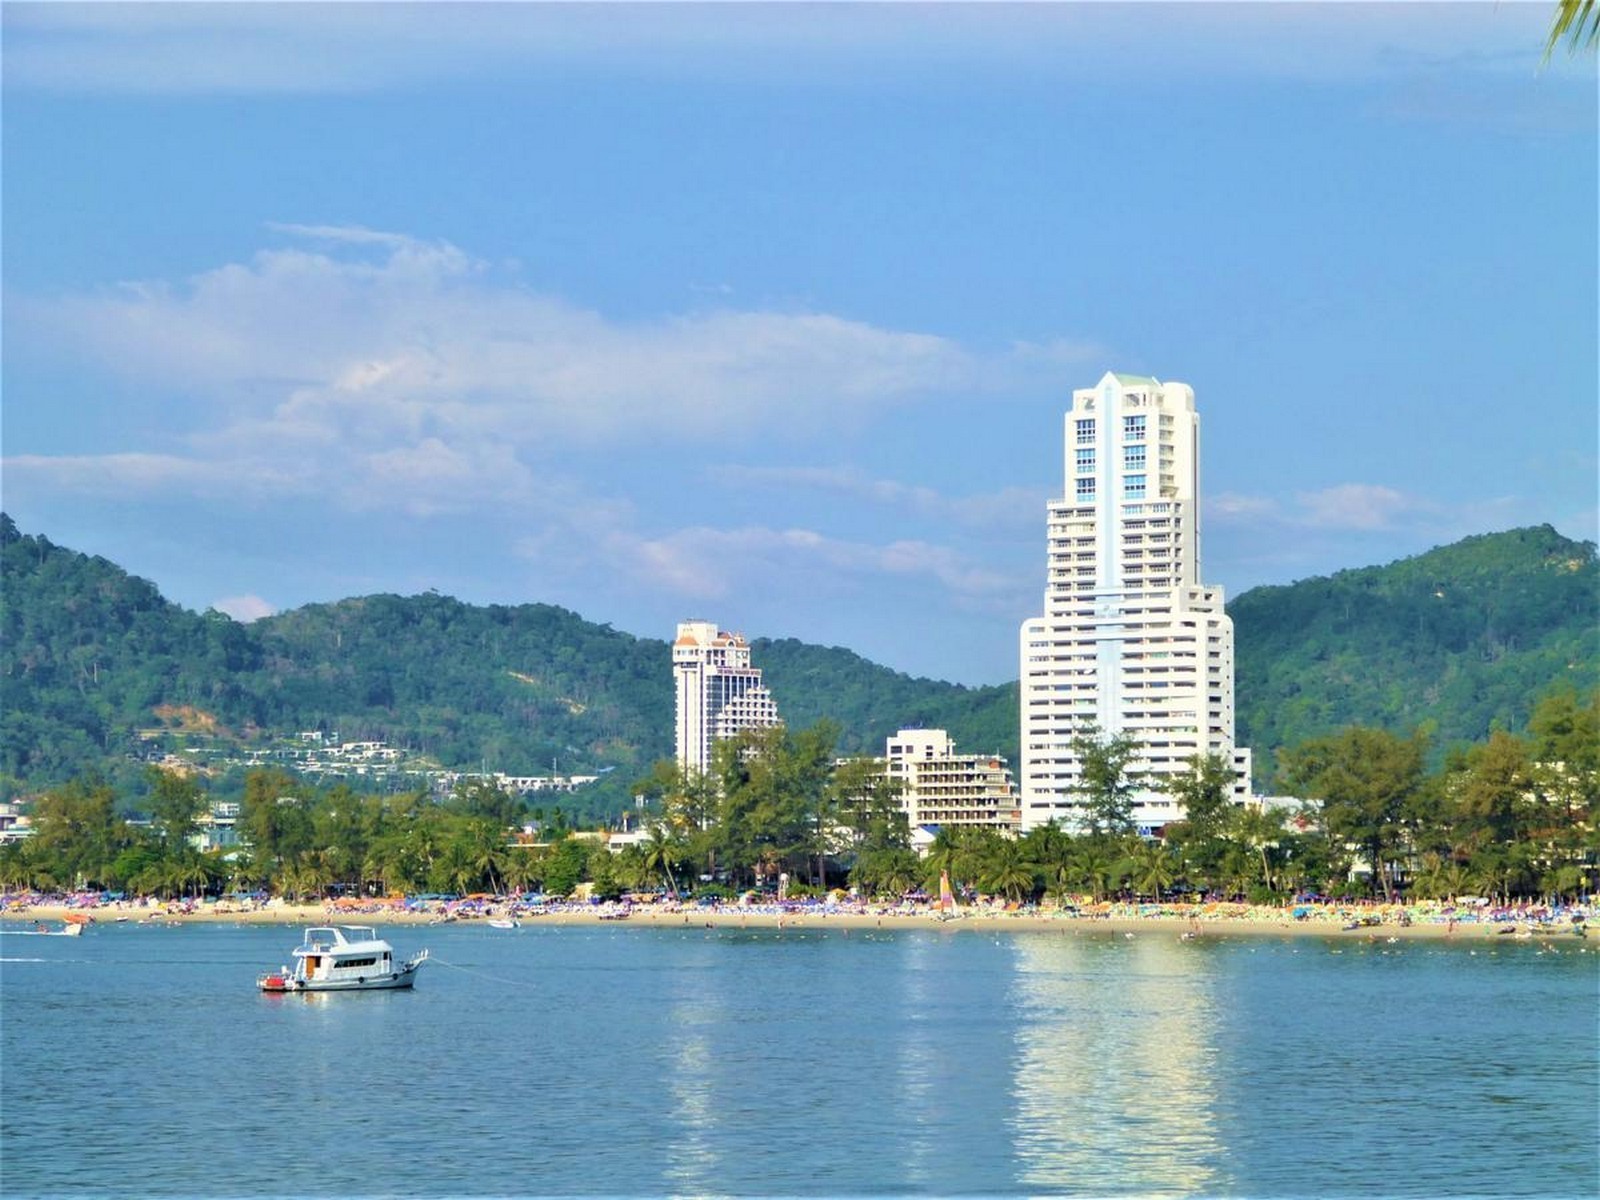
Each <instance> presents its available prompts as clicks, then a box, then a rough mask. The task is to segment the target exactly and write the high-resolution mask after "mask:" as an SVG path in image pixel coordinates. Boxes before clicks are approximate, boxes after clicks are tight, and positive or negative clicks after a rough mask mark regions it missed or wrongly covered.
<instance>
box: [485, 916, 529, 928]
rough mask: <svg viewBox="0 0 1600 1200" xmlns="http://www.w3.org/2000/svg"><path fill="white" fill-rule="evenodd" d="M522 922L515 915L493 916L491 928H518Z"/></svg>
mask: <svg viewBox="0 0 1600 1200" xmlns="http://www.w3.org/2000/svg"><path fill="white" fill-rule="evenodd" d="M521 924H522V922H521V921H519V920H517V919H516V918H515V917H491V918H490V919H489V928H490V929H516V928H518V927H519V926H520V925H521Z"/></svg>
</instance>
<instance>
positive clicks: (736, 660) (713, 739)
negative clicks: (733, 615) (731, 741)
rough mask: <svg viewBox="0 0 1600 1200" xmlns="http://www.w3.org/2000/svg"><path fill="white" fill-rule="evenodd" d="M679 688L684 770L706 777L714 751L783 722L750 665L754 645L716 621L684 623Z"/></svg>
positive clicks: (678, 646)
mask: <svg viewBox="0 0 1600 1200" xmlns="http://www.w3.org/2000/svg"><path fill="white" fill-rule="evenodd" d="M672 675H673V679H674V681H675V683H676V684H677V689H678V766H679V767H680V768H681V769H682V770H683V771H684V772H686V773H687V772H690V771H698V772H701V773H704V772H705V771H706V770H707V769H708V768H709V767H710V766H711V747H712V746H713V745H714V744H716V743H717V742H719V741H722V740H723V739H724V738H730V737H733V736H734V735H735V734H736V733H739V732H740V731H741V730H745V729H770V728H772V727H773V726H775V725H781V724H783V722H782V720H780V719H779V717H778V706H777V704H776V702H774V700H773V699H772V693H771V692H769V691H767V689H766V687H765V685H763V684H762V682H761V672H760V670H759V669H757V668H756V667H752V666H751V665H750V643H749V642H747V641H745V639H744V637H743V635H742V634H737V633H726V632H724V631H722V630H720V629H718V628H717V627H716V625H715V623H713V622H711V621H682V622H680V623H679V625H678V636H677V638H676V639H675V640H674V641H673V643H672Z"/></svg>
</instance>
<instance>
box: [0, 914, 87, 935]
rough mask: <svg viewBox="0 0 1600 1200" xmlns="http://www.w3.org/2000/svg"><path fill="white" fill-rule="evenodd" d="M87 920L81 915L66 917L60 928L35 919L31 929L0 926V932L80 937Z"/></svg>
mask: <svg viewBox="0 0 1600 1200" xmlns="http://www.w3.org/2000/svg"><path fill="white" fill-rule="evenodd" d="M88 922H89V918H88V917H83V918H80V919H78V920H76V921H75V920H73V919H72V918H71V917H68V918H67V919H66V921H65V922H64V923H63V924H62V926H61V928H60V929H51V928H50V927H49V926H48V925H46V924H45V923H44V922H43V921H35V922H34V923H33V928H32V929H5V928H0V933H10V934H15V935H17V936H21V937H82V936H83V927H84V926H85V925H86V924H88Z"/></svg>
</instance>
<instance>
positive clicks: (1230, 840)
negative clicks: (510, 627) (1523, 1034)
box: [0, 691, 1600, 902]
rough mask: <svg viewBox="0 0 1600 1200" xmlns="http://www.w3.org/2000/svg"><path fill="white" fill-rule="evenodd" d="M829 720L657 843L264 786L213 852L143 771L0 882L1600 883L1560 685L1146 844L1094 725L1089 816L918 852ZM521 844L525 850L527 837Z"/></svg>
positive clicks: (1296, 760) (353, 794) (1576, 713)
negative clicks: (1507, 713) (1445, 749)
mask: <svg viewBox="0 0 1600 1200" xmlns="http://www.w3.org/2000/svg"><path fill="white" fill-rule="evenodd" d="M838 739H839V730H838V726H837V725H835V724H833V723H832V722H829V721H826V720H824V721H819V722H818V723H817V724H815V725H813V726H811V727H809V728H807V729H802V730H791V729H787V728H776V729H769V730H759V731H749V732H747V733H744V734H741V735H740V736H739V737H737V738H734V739H729V740H727V741H724V742H721V743H718V745H717V746H716V747H715V751H714V755H713V760H712V764H711V766H710V769H708V770H707V771H705V772H704V773H700V772H692V773H685V772H683V771H680V770H679V769H678V767H677V765H676V764H675V763H673V762H671V761H663V762H661V763H658V764H657V765H656V766H655V768H654V769H653V770H652V771H651V773H650V774H649V775H648V776H647V777H646V778H644V779H641V780H638V781H637V782H636V783H635V789H634V790H635V794H636V797H637V799H638V803H639V805H640V808H639V810H638V814H637V819H638V824H639V827H640V829H641V830H642V831H643V834H642V836H641V837H640V838H638V839H636V840H635V841H634V842H633V844H630V845H628V846H627V847H626V848H625V849H623V850H622V851H621V852H620V853H613V852H611V851H610V850H608V849H607V848H606V846H605V844H604V839H602V838H600V837H597V836H594V835H593V834H590V835H587V836H586V835H585V834H584V833H583V832H582V831H579V830H576V829H574V828H573V827H572V823H571V821H570V818H569V817H568V816H567V815H566V814H564V813H563V812H562V811H561V810H560V809H559V808H553V809H550V810H548V811H547V810H545V809H541V808H529V807H528V806H527V805H526V804H525V803H524V802H523V801H521V800H519V799H517V798H515V797H513V796H511V795H509V794H507V793H506V792H505V791H503V790H502V789H500V788H499V787H498V786H496V785H495V784H493V783H492V782H488V781H484V780H473V781H468V782H465V783H463V784H462V785H461V786H459V787H458V788H457V789H456V791H455V793H454V794H453V795H452V796H451V797H450V798H449V799H448V800H446V801H444V802H442V803H441V802H438V801H435V800H434V799H432V798H430V797H429V796H428V795H427V794H426V793H425V792H422V791H418V792H412V793H405V794H401V795H365V794H361V793H359V792H357V791H355V790H353V789H352V788H351V787H350V786H349V785H347V784H339V785H336V786H333V787H325V788H316V787H313V786H311V785H309V784H308V783H306V782H305V781H304V780H301V779H299V778H297V777H295V776H293V775H291V774H288V773H286V772H283V771H279V770H262V771H254V772H251V773H250V774H249V775H248V776H247V778H246V782H245V790H244V797H243V800H242V803H241V806H240V813H239V817H238V831H239V835H240V843H241V844H240V845H239V846H238V847H236V848H234V849H232V850H213V851H209V852H202V851H200V850H198V849H196V848H195V845H194V834H195V833H196V831H197V830H198V829H199V828H200V824H201V821H202V817H203V815H204V814H205V813H206V812H207V809H208V807H209V797H208V795H207V793H206V790H205V786H204V783H203V782H202V781H201V780H200V779H198V778H196V777H193V776H187V777H186V776H181V775H177V774H172V773H169V772H166V771H163V770H160V769H156V768H152V769H151V771H150V779H149V790H148V795H147V796H146V797H145V799H144V801H143V803H144V805H145V808H146V810H147V812H146V814H145V818H144V819H143V820H139V821H130V820H129V819H127V818H126V817H124V816H123V815H121V811H122V810H121V806H120V805H119V802H118V797H117V795H116V793H115V790H114V788H112V787H111V785H109V784H107V783H105V782H104V781H101V780H96V779H93V778H86V779H79V780H75V781H73V782H71V783H68V784H65V785H62V786H60V787H57V788H54V789H51V790H50V791H48V792H46V793H45V794H44V795H43V796H41V797H40V798H39V799H38V800H37V801H36V802H35V803H34V805H33V811H32V813H31V817H32V823H33V828H34V831H35V832H34V834H33V836H32V837H30V838H27V839H25V840H23V841H20V842H14V843H11V844H8V845H7V846H5V847H4V849H3V850H0V885H3V886H4V887H5V888H7V889H10V890H15V889H20V888H33V889H37V890H41V891H56V890H68V889H76V888H82V887H88V888H100V889H106V890H112V891H126V892H130V893H133V894H137V895H149V896H162V897H176V896H183V895H190V896H198V895H203V894H218V893H221V892H241V891H257V890H264V891H268V892H271V893H274V894H277V895H281V896H284V897H287V898H292V899H298V900H308V899H316V898H320V897H326V896H330V895H335V894H351V895H368V896H377V895H395V894H401V893H405V894H415V893H418V892H433V893H453V894H462V895H464V894H472V893H480V892H482V893H492V894H505V893H508V892H546V893H550V894H554V895H567V894H570V893H572V892H573V891H575V890H576V889H578V887H579V885H580V884H588V885H589V888H588V891H590V892H591V893H592V894H593V895H595V896H598V897H606V896H616V895H621V894H624V893H629V892H638V891H645V890H668V891H671V892H673V893H685V892H690V891H695V892H699V893H701V894H705V893H710V894H716V895H730V894H735V893H741V892H744V891H746V890H750V889H755V890H757V891H764V892H772V891H775V890H776V889H777V887H778V885H779V883H780V881H782V882H784V883H785V884H786V886H787V890H788V893H789V894H790V895H804V894H808V893H816V892H820V891H822V890H825V889H829V888H834V887H847V888H852V889H854V890H855V891H856V892H857V893H859V894H860V895H862V896H865V897H879V898H881V897H901V896H904V895H905V894H907V893H914V892H916V891H918V890H919V889H921V890H924V891H926V892H929V893H931V892H933V891H934V890H935V889H936V888H937V887H938V884H939V880H940V878H941V876H942V875H948V877H949V878H950V880H951V881H952V882H953V884H954V885H955V886H956V887H958V888H960V889H962V890H963V891H965V892H967V893H971V894H983V895H990V896H1002V897H1005V898H1007V899H1009V900H1012V901H1017V902H1025V901H1037V900H1041V899H1045V898H1050V899H1054V900H1057V901H1066V900H1068V899H1069V898H1072V897H1081V896H1089V897H1091V898H1093V899H1096V900H1098V899H1103V898H1106V897H1110V896H1125V897H1133V896H1141V897H1149V898H1152V899H1157V900H1160V899H1166V898H1170V897H1172V896H1174V895H1191V896H1192V895H1206V896H1211V897H1227V898H1238V899H1248V900H1252V901H1273V900H1283V899H1286V898H1288V897H1291V896H1296V895H1303V894H1305V893H1307V892H1314V893H1317V894H1321V895H1325V896H1330V897H1337V898H1357V897H1371V898H1379V899H1388V900H1393V899H1401V898H1404V899H1448V898H1452V897H1460V896H1463V895H1484V896H1492V897H1495V898H1498V899H1500V900H1502V901H1506V902H1510V901H1513V900H1517V899H1533V898H1546V899H1550V898H1564V899H1573V898H1575V897H1578V896H1580V895H1586V894H1590V893H1592V892H1593V891H1594V890H1595V888H1596V886H1597V883H1600V833H1597V825H1600V820H1597V817H1600V811H1597V806H1600V692H1597V693H1594V694H1591V695H1589V696H1587V697H1582V696H1580V695H1579V694H1578V693H1577V692H1575V691H1557V692H1555V693H1552V694H1551V695H1549V696H1548V697H1546V698H1545V699H1544V700H1543V701H1541V702H1540V704H1539V705H1538V707H1537V708H1536V710H1535V712H1534V715H1533V719H1532V721H1531V723H1530V729H1529V732H1528V734H1527V735H1526V736H1523V737H1517V736H1513V735H1511V734H1508V733H1504V732H1500V731H1497V732H1495V733H1493V734H1492V735H1491V736H1490V737H1489V738H1488V739H1487V740H1486V741H1485V742H1482V743H1480V744H1478V745H1475V746H1473V747H1471V748H1469V749H1466V750H1460V751H1457V752H1454V753H1452V754H1450V755H1449V756H1447V758H1446V760H1445V761H1444V763H1443V765H1442V766H1440V767H1439V768H1437V769H1430V768H1429V767H1428V765H1427V764H1428V745H1427V738H1426V736H1425V735H1424V734H1421V733H1415V734H1412V735H1411V736H1409V737H1400V736H1398V735H1396V734H1392V733H1388V732H1385V731H1383V730H1380V729H1373V728H1368V727H1363V726H1352V727H1350V728H1347V729H1345V730H1342V731H1341V732H1339V733H1336V734H1333V735H1330V736H1327V737H1323V738H1317V739H1313V740H1310V741H1307V742H1304V743H1302V744H1301V745H1299V746H1297V747H1295V748H1293V749H1291V750H1288V751H1286V752H1285V753H1284V754H1283V756H1282V763H1281V769H1282V773H1283V776H1284V778H1286V779H1287V780H1288V781H1289V782H1290V784H1291V788H1292V790H1293V791H1294V793H1295V794H1296V795H1297V796H1299V797H1303V800H1302V801H1300V802H1299V803H1297V804H1294V805H1286V806H1274V805H1271V804H1267V805H1264V806H1255V805H1251V806H1243V807H1241V806H1237V805H1235V804H1234V803H1232V802H1231V796H1230V794H1231V790H1232V785H1233V778H1232V774H1231V770H1230V768H1229V766H1228V764H1227V763H1226V762H1225V761H1224V760H1222V759H1220V758H1217V757H1200V758H1197V759H1195V760H1193V761H1192V762H1191V763H1190V766H1189V769H1188V771H1187V772H1186V773H1184V774H1183V775H1181V776H1179V777H1177V778H1176V779H1175V780H1173V781H1172V782H1171V783H1170V790H1171V792H1172V794H1173V795H1174V797H1175V798H1177V799H1179V800H1180V801H1181V802H1182V803H1183V805H1184V810H1185V814H1186V816H1185V819H1184V820H1182V821H1179V822H1176V823H1173V824H1171V825H1168V826H1167V827H1166V828H1165V829H1164V830H1163V831H1162V836H1161V837H1159V838H1155V839H1151V838H1144V837H1140V836H1138V835H1137V834H1136V832H1135V830H1134V826H1133V821H1132V815H1131V814H1132V804H1133V797H1134V795H1135V793H1136V792H1137V790H1138V789H1139V787H1140V785H1141V781H1140V779H1139V778H1138V776H1137V774H1136V773H1135V772H1134V771H1133V770H1132V764H1133V763H1135V762H1136V761H1137V746H1136V745H1135V744H1134V743H1133V742H1131V741H1130V740H1129V739H1127V738H1126V737H1120V736H1102V735H1100V734H1097V733H1095V732H1093V731H1086V732H1085V733H1083V734H1081V735H1080V736H1079V738H1078V742H1077V746H1076V751H1077V754H1078V757H1079V759H1080V762H1081V763H1082V772H1081V779H1080V783H1079V786H1078V795H1077V797H1076V799H1077V801H1078V804H1079V813H1080V819H1079V820H1078V821H1077V822H1075V824H1074V827H1073V828H1072V829H1070V830H1069V829H1064V828H1061V827H1058V826H1056V825H1049V826H1044V827H1042V828H1036V829H1033V830H1030V831H1029V832H1028V833H1027V834H1025V835H1022V836H1020V837H1015V836H1010V835H1009V834H1007V833H1005V832H1003V831H1000V830H995V829H987V828H966V829H963V828H959V827H952V826H947V827H945V828H943V829H940V830H939V831H938V832H937V834H936V836H935V837H934V838H933V841H932V845H931V847H930V848H929V850H928V852H927V854H926V855H924V856H919V855H918V854H916V853H915V852H913V850H912V848H911V831H910V829H909V827H908V825H907V821H906V815H905V812H904V811H903V808H902V806H901V803H900V797H899V795H898V794H897V790H896V785H895V784H894V782H893V781H892V780H890V779H889V778H888V777H887V776H886V775H885V774H884V773H883V771H882V769H881V766H880V765H879V764H878V763H877V762H876V761H875V760H872V759H864V758H844V759H840V758H839V757H838V756H837V754H836V749H837V744H838ZM524 827H526V828H530V829H533V830H535V831H536V832H535V833H534V834H533V835H532V836H529V835H526V834H523V835H521V836H516V834H515V831H517V830H519V829H522V828H524Z"/></svg>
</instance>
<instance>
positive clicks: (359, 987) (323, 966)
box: [256, 925, 428, 992]
mask: <svg viewBox="0 0 1600 1200" xmlns="http://www.w3.org/2000/svg"><path fill="white" fill-rule="evenodd" d="M427 961H428V952H427V951H426V950H424V951H422V952H421V953H420V954H417V955H415V956H414V957H412V958H408V959H405V960H404V961H401V960H398V959H396V958H395V955H394V947H393V946H391V945H389V943H388V942H386V941H384V940H383V939H382V938H380V937H379V936H378V934H377V931H376V930H374V929H373V928H372V927H371V926H370V925H315V926H312V927H311V928H310V929H307V930H306V932H305V937H304V939H303V940H302V941H301V943H300V945H298V946H296V947H295V950H294V967H293V968H289V967H279V968H278V969H277V970H276V971H269V972H267V973H266V974H264V975H262V976H260V977H258V978H257V980H256V986H257V987H259V988H260V989H261V990H262V991H263V992H373V991H388V990H390V989H393V988H408V987H410V986H411V985H412V984H413V983H415V982H416V978H417V968H418V967H420V966H421V965H422V964H423V963H425V962H427Z"/></svg>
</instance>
